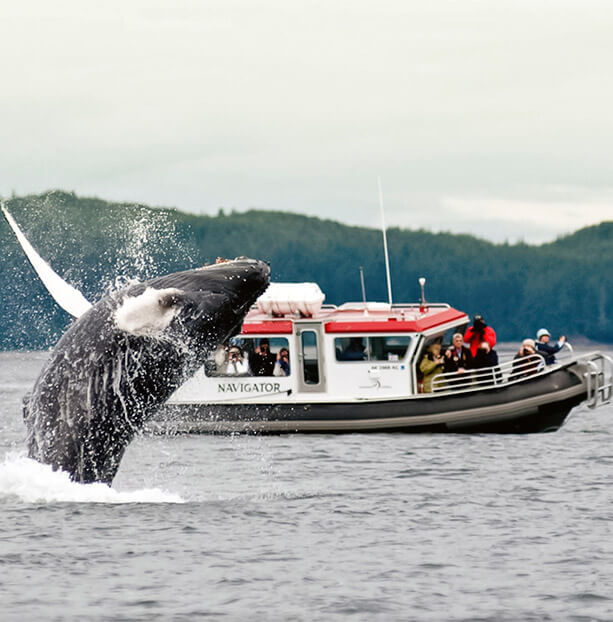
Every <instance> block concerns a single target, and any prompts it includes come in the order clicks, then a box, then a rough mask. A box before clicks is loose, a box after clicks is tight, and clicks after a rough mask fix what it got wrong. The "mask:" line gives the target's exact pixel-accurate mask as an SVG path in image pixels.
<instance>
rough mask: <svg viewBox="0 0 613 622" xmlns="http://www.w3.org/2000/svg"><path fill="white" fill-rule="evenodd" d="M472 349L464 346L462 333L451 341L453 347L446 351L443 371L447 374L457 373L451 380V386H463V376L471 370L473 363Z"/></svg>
mask: <svg viewBox="0 0 613 622" xmlns="http://www.w3.org/2000/svg"><path fill="white" fill-rule="evenodd" d="M472 358H473V357H472V355H471V353H470V349H469V348H467V347H466V346H465V345H464V338H463V337H462V335H461V334H460V333H456V334H455V335H454V336H453V337H452V340H451V345H450V346H449V347H448V348H447V350H445V360H444V362H443V370H444V372H445V373H446V374H447V373H452V372H454V373H457V374H458V375H457V376H455V377H453V378H452V379H450V380H449V385H454V384H462V383H464V382H465V378H463V377H462V374H465V373H466V370H467V369H470V367H471V363H472Z"/></svg>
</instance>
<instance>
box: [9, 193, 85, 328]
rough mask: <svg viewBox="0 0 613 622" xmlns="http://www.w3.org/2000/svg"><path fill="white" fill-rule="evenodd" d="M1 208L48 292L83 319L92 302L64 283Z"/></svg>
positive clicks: (66, 308) (56, 300)
mask: <svg viewBox="0 0 613 622" xmlns="http://www.w3.org/2000/svg"><path fill="white" fill-rule="evenodd" d="M0 207H1V208H2V213H3V214H4V217H5V218H6V220H7V222H8V223H9V225H10V227H11V229H12V230H13V232H14V233H15V236H16V237H17V241H18V242H19V244H20V245H21V248H22V249H23V252H24V253H25V254H26V257H27V258H28V259H29V261H30V263H31V264H32V267H33V268H34V270H36V274H38V276H39V278H40V280H41V281H42V282H43V285H44V286H45V287H46V288H47V291H48V292H49V293H50V294H51V296H52V297H53V299H54V300H55V302H57V304H58V305H60V307H62V309H64V311H66V312H67V313H70V315H72V316H74V317H81V316H82V315H83V314H84V313H85V312H86V311H88V310H89V309H91V307H92V304H91V302H89V300H87V299H86V298H85V296H83V294H82V293H81V292H80V291H79V290H78V289H76V288H75V287H73V286H72V285H70V284H69V283H67V282H66V281H64V279H63V278H62V277H61V276H60V275H59V274H57V272H55V271H54V270H53V268H52V267H51V266H50V265H49V264H48V263H47V262H46V261H45V260H44V259H43V258H42V257H41V256H40V255H39V254H38V253H37V252H36V250H35V249H34V247H33V246H32V245H31V244H30V242H28V240H27V238H26V236H25V235H24V234H23V233H22V231H21V229H20V228H19V225H18V224H17V223H16V222H15V220H14V219H13V217H12V216H11V215H10V213H9V212H8V210H7V209H6V207H5V206H4V204H2V205H1V206H0Z"/></svg>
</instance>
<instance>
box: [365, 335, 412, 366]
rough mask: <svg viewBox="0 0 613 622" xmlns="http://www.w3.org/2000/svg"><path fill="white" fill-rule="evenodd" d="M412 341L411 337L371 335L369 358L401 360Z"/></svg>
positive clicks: (375, 359)
mask: <svg viewBox="0 0 613 622" xmlns="http://www.w3.org/2000/svg"><path fill="white" fill-rule="evenodd" d="M410 343H411V338H410V337H369V338H368V353H369V356H370V358H369V360H371V361H400V360H401V359H403V358H404V356H405V355H406V353H407V350H408V349H409V345H410Z"/></svg>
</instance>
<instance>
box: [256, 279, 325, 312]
mask: <svg viewBox="0 0 613 622" xmlns="http://www.w3.org/2000/svg"><path fill="white" fill-rule="evenodd" d="M325 298H326V295H325V294H324V293H323V292H322V291H321V289H319V285H317V283H271V284H270V285H269V286H268V289H267V290H266V291H265V292H264V293H263V294H262V295H261V296H260V297H259V298H258V299H257V301H256V305H257V307H258V309H259V310H260V311H262V312H264V313H268V314H270V315H272V314H275V315H291V314H296V313H300V314H302V315H306V316H314V315H316V314H317V312H318V311H319V310H320V309H321V305H322V304H323V302H324V300H325Z"/></svg>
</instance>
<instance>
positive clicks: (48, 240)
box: [0, 191, 613, 350]
mask: <svg viewBox="0 0 613 622" xmlns="http://www.w3.org/2000/svg"><path fill="white" fill-rule="evenodd" d="M7 207H8V209H9V211H11V213H12V214H13V216H14V217H15V219H16V220H17V222H18V223H19V224H20V226H21V227H22V229H23V230H24V232H25V233H26V236H27V237H28V239H29V240H30V241H31V243H32V244H33V246H34V247H35V248H36V249H37V250H38V251H39V253H40V254H41V255H42V256H43V257H44V258H45V259H46V260H47V261H48V262H49V263H50V264H51V266H52V267H53V268H54V269H55V270H56V271H57V272H58V273H59V274H60V275H62V276H63V277H64V278H65V279H66V280H68V281H69V282H70V283H72V284H73V285H75V286H76V287H77V288H79V289H80V290H81V291H83V293H84V294H85V295H86V297H88V298H89V299H90V300H92V301H95V300H97V299H99V298H100V297H101V296H102V295H103V294H104V293H107V292H109V291H111V290H112V289H114V288H117V287H119V286H121V284H122V283H126V282H128V281H129V280H132V279H138V280H142V279H147V278H151V277H153V276H155V275H158V274H163V273H167V272H173V271H177V270H183V269H189V268H193V267H196V266H199V265H204V264H205V263H211V262H214V261H215V259H216V257H229V258H233V257H237V256H240V255H247V256H250V257H256V258H259V259H264V260H266V261H268V262H270V265H271V270H272V278H273V280H276V281H314V282H316V283H318V284H319V286H320V287H321V289H322V290H323V291H324V292H325V294H326V302H329V303H333V304H340V303H342V302H347V301H356V300H361V298H362V294H361V285H360V273H359V269H360V267H363V269H364V276H365V283H366V291H367V296H368V299H369V300H380V301H386V300H387V288H386V280H385V266H384V259H383V248H382V241H381V232H380V231H378V230H376V229H370V228H367V227H351V226H347V225H343V224H341V223H338V222H334V221H332V220H322V219H319V218H315V217H309V216H303V215H298V214H293V213H287V212H270V211H261V210H257V211H256V210H253V211H248V212H243V213H237V212H231V213H224V212H223V211H222V210H220V211H219V213H218V214H217V215H215V216H206V215H195V214H186V213H182V212H180V211H178V210H174V209H159V208H150V207H147V206H145V205H135V204H124V203H110V202H107V201H103V200H101V199H97V198H83V197H78V196H76V195H75V194H74V193H68V192H60V191H54V192H48V193H44V194H41V195H32V196H26V197H13V198H11V199H10V200H8V201H7ZM388 245H389V252H390V267H391V274H392V287H393V297H394V300H395V301H397V302H407V301H416V300H418V299H419V296H420V289H419V285H418V278H419V277H421V276H425V277H426V278H427V285H426V294H427V298H428V300H429V301H430V302H448V303H449V304H451V305H452V306H454V307H456V308H459V309H462V310H464V311H466V312H467V313H470V314H473V313H481V314H482V315H483V316H484V317H485V319H486V321H487V322H488V323H489V324H491V325H492V326H494V328H495V329H496V331H497V333H498V336H499V339H500V340H519V339H522V338H524V337H526V336H533V335H534V333H535V332H536V330H537V329H538V328H540V327H541V326H545V327H547V328H548V329H549V330H550V331H551V332H552V333H553V334H555V335H557V334H558V333H560V334H562V333H564V334H566V335H569V336H570V337H575V338H587V339H592V340H595V341H602V342H613V287H612V285H613V283H612V280H613V222H604V223H601V224H600V225H596V226H593V227H587V228H585V229H581V230H579V231H577V232H576V233H573V234H571V235H568V236H565V237H562V238H559V239H557V240H556V241H554V242H551V243H548V244H542V245H540V246H533V245H528V244H523V243H519V244H493V243H491V242H487V241H485V240H481V239H478V238H475V237H473V236H470V235H458V234H451V233H431V232H428V231H423V230H418V231H413V230H406V229H399V228H391V229H389V230H388ZM0 249H1V251H2V261H1V262H0V284H1V285H2V291H3V293H4V304H3V308H4V319H3V322H2V328H1V329H0V349H3V350H10V349H36V348H46V347H49V346H50V345H52V344H53V343H54V342H55V341H56V340H57V339H58V337H59V336H60V335H61V333H62V332H63V331H64V330H65V328H66V326H67V325H68V323H69V322H70V318H69V317H68V316H67V314H66V313H65V312H63V311H62V310H61V309H59V308H58V307H57V305H56V304H55V303H54V301H53V300H52V299H51V298H50V296H49V295H48V293H47V292H46V290H45V289H44V287H43V286H42V284H41V283H40V282H39V280H38V278H37V277H36V275H35V273H34V271H33V270H32V268H31V267H30V266H29V264H28V262H27V260H26V258H25V256H24V255H23V252H22V251H21V249H20V248H19V246H18V244H17V242H16V240H15V238H14V235H13V233H12V231H10V229H9V227H8V225H6V223H3V224H2V225H0Z"/></svg>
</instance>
